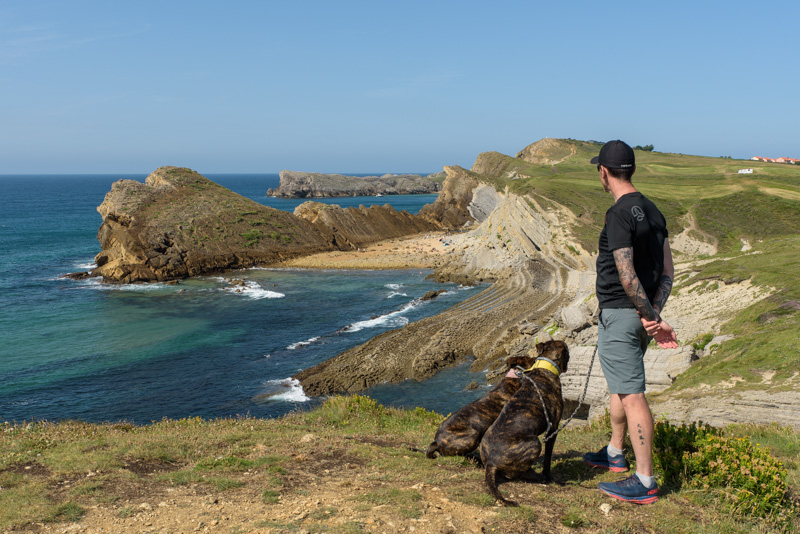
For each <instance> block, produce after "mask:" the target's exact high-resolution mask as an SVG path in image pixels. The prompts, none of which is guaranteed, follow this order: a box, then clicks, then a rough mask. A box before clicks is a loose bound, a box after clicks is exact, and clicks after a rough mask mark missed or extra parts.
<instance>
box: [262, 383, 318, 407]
mask: <svg viewBox="0 0 800 534" xmlns="http://www.w3.org/2000/svg"><path fill="white" fill-rule="evenodd" d="M265 386H266V389H267V392H266V394H264V395H259V398H260V399H262V400H264V401H283V402H308V401H310V400H311V397H309V396H308V395H306V394H305V392H304V391H303V386H302V385H300V381H299V380H296V379H294V378H284V379H283V380H270V381H268V382H267V383H266V384H265Z"/></svg>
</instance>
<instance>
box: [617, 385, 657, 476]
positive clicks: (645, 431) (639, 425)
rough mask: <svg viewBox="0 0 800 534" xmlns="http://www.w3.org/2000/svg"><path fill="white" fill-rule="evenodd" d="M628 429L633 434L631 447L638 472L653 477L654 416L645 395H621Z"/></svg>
mask: <svg viewBox="0 0 800 534" xmlns="http://www.w3.org/2000/svg"><path fill="white" fill-rule="evenodd" d="M620 400H621V401H622V406H623V407H624V408H625V416H626V417H627V419H628V428H629V430H630V433H631V445H632V446H633V454H634V455H635V456H636V471H637V472H638V473H641V474H643V475H646V476H653V415H652V414H651V413H650V406H649V405H648V404H647V399H646V398H645V396H644V393H632V394H630V395H620Z"/></svg>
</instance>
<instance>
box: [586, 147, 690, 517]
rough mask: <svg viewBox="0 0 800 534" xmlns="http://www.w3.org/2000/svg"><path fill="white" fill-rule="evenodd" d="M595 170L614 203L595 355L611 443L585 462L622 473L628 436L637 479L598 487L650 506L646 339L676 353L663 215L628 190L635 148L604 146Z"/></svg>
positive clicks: (601, 269) (603, 253)
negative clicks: (604, 386) (668, 310)
mask: <svg viewBox="0 0 800 534" xmlns="http://www.w3.org/2000/svg"><path fill="white" fill-rule="evenodd" d="M592 163H596V164H597V170H598V172H599V173H600V182H601V183H602V185H603V189H604V190H605V191H606V192H607V193H611V194H612V195H613V196H614V205H613V206H611V208H609V209H608V211H607V212H606V217H605V225H604V226H603V231H602V232H601V233H600V243H599V255H598V257H597V300H598V302H599V304H600V320H599V326H598V343H597V347H598V351H597V352H598V354H599V355H600V364H601V366H602V368H603V374H604V375H605V377H606V382H607V383H608V390H609V392H610V394H611V403H610V407H609V412H610V415H611V442H610V443H609V444H608V445H607V446H606V447H603V448H602V449H600V451H598V452H591V453H587V454H584V456H583V459H584V461H585V462H586V463H588V464H589V465H592V466H595V467H600V468H604V469H609V470H611V471H613V472H617V473H621V472H624V471H627V470H628V463H627V462H626V460H625V455H624V454H623V451H622V446H623V439H624V438H625V432H626V431H630V437H631V443H632V445H633V453H634V456H635V457H636V472H635V474H633V475H631V476H630V477H628V478H626V479H623V480H620V481H618V482H613V483H609V482H603V483H600V484H599V488H600V489H601V490H602V491H604V492H605V493H607V494H608V495H610V496H612V497H614V498H617V499H621V500H623V501H629V502H634V503H639V504H648V503H652V502H655V501H657V500H658V485H657V484H656V482H655V479H654V477H653V416H652V414H651V412H650V406H649V405H648V403H647V399H646V398H645V395H644V392H645V376H644V353H645V351H646V350H647V344H648V342H649V341H650V336H652V337H654V338H655V340H656V342H657V343H658V345H659V346H661V347H664V348H674V347H677V346H678V344H677V339H676V337H675V332H674V331H673V329H672V327H671V326H670V325H669V324H667V322H666V321H664V320H663V319H661V316H660V315H659V314H660V313H661V310H663V309H664V304H665V303H666V302H667V298H668V297H669V294H670V291H671V290H672V279H673V276H674V268H673V264H672V253H671V251H670V248H669V240H668V239H667V237H668V234H667V224H666V220H665V219H664V216H663V215H662V214H661V212H660V211H659V210H658V208H656V206H655V204H653V203H652V202H651V201H649V200H648V199H647V198H645V196H644V195H642V194H641V193H640V192H639V191H637V190H636V188H635V187H634V186H633V184H632V183H631V177H632V176H633V173H634V172H635V170H636V159H635V156H634V153H633V149H631V147H630V146H628V145H627V144H626V143H624V142H622V141H609V142H608V143H606V144H605V145H603V147H602V148H601V149H600V155H599V156H597V157H595V158H593V159H592Z"/></svg>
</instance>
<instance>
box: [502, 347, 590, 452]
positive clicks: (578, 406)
mask: <svg viewBox="0 0 800 534" xmlns="http://www.w3.org/2000/svg"><path fill="white" fill-rule="evenodd" d="M595 356H597V345H595V346H594V352H592V360H591V361H590V362H589V372H588V373H586V385H584V386H583V393H582V394H581V400H579V401H578V405H577V406H576V407H575V411H573V412H572V415H570V416H569V418H568V419H567V420H566V421H565V422H564V424H563V425H561V427H560V428H558V429H556V430H555V432H553V433H552V434H548V435H547V436H545V437H544V438H542V441H547V440H549V439H551V438H553V437H554V436H556V435H557V434H558V433H559V432H561V431H562V430H564V428H566V426H567V425H568V424H569V423H570V421H572V419H574V418H575V415H576V414H577V413H578V410H579V409H580V408H581V404H583V401H584V399H585V398H586V392H587V391H589V378H591V376H592V367H593V366H594V357H595ZM548 361H549V360H548ZM516 367H517V369H518V370H519V372H518V373H517V375H518V376H519V377H520V378H525V379H526V380H528V381H529V382H530V383H531V384H533V387H534V389H536V393H537V394H538V395H539V401H540V402H541V403H542V410H543V411H544V418H545V420H546V421H547V430H545V431H544V432H545V434H547V433H548V432H550V429H551V428H553V423H551V422H550V416H549V415H548V414H547V406H546V405H545V403H544V397H542V392H541V390H539V386H537V385H536V382H535V381H534V380H533V379H532V378H531V377H529V376H528V375H526V374H525V371H526V369H523V368H522V367H520V366H519V365H517V366H516ZM527 370H530V369H527Z"/></svg>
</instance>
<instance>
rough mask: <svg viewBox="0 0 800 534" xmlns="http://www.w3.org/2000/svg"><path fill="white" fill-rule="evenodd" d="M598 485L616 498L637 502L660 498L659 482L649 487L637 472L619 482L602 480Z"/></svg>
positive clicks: (649, 502) (641, 502)
mask: <svg viewBox="0 0 800 534" xmlns="http://www.w3.org/2000/svg"><path fill="white" fill-rule="evenodd" d="M597 487H598V488H600V490H601V491H603V492H605V493H606V494H608V495H610V496H612V497H614V498H615V499H619V500H621V501H627V502H632V503H635V504H651V503H654V502H656V501H657V500H658V484H656V485H654V486H653V487H652V488H649V489H648V488H646V487H644V484H642V481H641V480H639V477H637V476H636V473H634V474H632V475H631V476H629V477H628V478H625V479H623V480H619V481H617V482H601V483H600V484H598V485H597Z"/></svg>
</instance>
